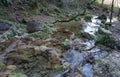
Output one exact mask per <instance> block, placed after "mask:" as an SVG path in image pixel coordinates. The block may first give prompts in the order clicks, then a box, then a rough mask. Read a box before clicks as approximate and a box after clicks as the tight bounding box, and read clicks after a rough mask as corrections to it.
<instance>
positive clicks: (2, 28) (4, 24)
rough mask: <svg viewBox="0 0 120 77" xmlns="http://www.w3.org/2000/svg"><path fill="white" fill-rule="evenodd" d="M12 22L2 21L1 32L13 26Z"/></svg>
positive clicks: (0, 23) (0, 24)
mask: <svg viewBox="0 0 120 77" xmlns="http://www.w3.org/2000/svg"><path fill="white" fill-rule="evenodd" d="M11 26H12V24H9V23H6V22H2V21H0V34H2V33H4V32H5V31H7V30H9V29H10V28H11Z"/></svg>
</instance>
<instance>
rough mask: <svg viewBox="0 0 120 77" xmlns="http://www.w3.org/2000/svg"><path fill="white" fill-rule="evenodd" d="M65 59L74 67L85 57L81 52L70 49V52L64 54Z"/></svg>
mask: <svg viewBox="0 0 120 77" xmlns="http://www.w3.org/2000/svg"><path fill="white" fill-rule="evenodd" d="M65 60H66V61H67V62H69V63H70V67H71V68H75V66H81V65H82V64H83V62H84V61H85V58H84V54H83V53H80V52H79V51H76V50H72V51H71V52H70V53H67V54H66V55H65Z"/></svg>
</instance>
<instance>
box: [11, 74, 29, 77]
mask: <svg viewBox="0 0 120 77" xmlns="http://www.w3.org/2000/svg"><path fill="white" fill-rule="evenodd" d="M9 77H27V76H26V75H25V74H23V73H12V74H11V75H10V76H9Z"/></svg>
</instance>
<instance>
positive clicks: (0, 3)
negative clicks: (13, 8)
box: [0, 0, 12, 6]
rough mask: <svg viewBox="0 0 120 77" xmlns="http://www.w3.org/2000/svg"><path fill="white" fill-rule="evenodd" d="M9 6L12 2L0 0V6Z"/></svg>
mask: <svg viewBox="0 0 120 77" xmlns="http://www.w3.org/2000/svg"><path fill="white" fill-rule="evenodd" d="M9 4H12V0H0V5H2V6H8V5H9Z"/></svg>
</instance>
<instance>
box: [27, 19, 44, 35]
mask: <svg viewBox="0 0 120 77" xmlns="http://www.w3.org/2000/svg"><path fill="white" fill-rule="evenodd" d="M42 27H43V24H42V23H41V22H38V21H35V20H34V21H29V22H27V31H28V33H33V32H37V31H41V30H42Z"/></svg>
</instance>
